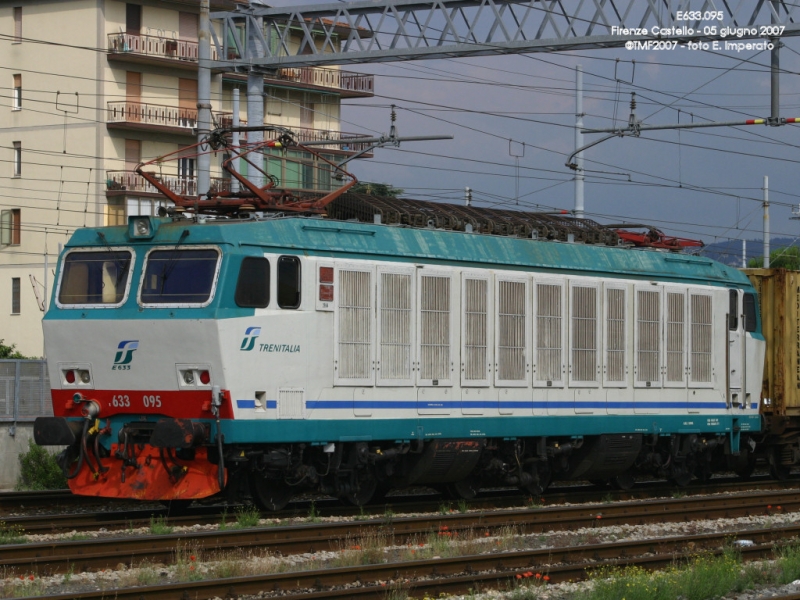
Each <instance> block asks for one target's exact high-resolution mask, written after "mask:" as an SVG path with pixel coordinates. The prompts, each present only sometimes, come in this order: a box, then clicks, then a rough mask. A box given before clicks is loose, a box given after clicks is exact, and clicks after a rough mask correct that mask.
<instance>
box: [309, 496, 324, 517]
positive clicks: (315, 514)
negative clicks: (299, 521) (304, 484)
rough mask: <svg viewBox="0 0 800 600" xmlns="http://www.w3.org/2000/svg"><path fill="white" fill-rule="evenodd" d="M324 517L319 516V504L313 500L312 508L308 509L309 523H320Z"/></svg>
mask: <svg viewBox="0 0 800 600" xmlns="http://www.w3.org/2000/svg"><path fill="white" fill-rule="evenodd" d="M321 520H322V519H321V518H320V516H319V512H318V511H317V505H316V504H314V501H313V500H312V501H311V508H309V509H308V522H309V523H319V522H320V521H321Z"/></svg>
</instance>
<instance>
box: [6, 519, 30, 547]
mask: <svg viewBox="0 0 800 600" xmlns="http://www.w3.org/2000/svg"><path fill="white" fill-rule="evenodd" d="M27 541H28V538H26V537H25V534H24V532H23V531H22V528H21V527H19V526H17V525H8V524H7V523H6V522H5V521H0V544H24V543H25V542H27Z"/></svg>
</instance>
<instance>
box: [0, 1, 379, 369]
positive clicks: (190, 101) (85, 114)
mask: <svg viewBox="0 0 800 600" xmlns="http://www.w3.org/2000/svg"><path fill="white" fill-rule="evenodd" d="M241 3H242V2H238V4H241ZM235 4H237V2H233V1H230V0H212V1H211V9H212V11H214V10H233V9H234V8H235ZM199 6H200V2H199V0H140V1H137V2H119V1H116V0H11V1H10V2H5V1H3V2H0V46H2V52H0V55H2V56H3V60H2V61H0V91H2V93H0V97H3V98H5V108H2V105H1V103H0V339H4V340H5V343H6V344H8V343H13V344H16V346H17V349H18V350H20V351H21V352H22V353H23V354H26V355H28V356H41V355H42V352H43V345H42V333H41V325H40V320H41V317H42V314H43V313H42V310H43V309H44V308H45V306H46V303H47V302H49V299H46V298H47V296H48V295H49V294H50V293H51V290H52V286H53V282H54V278H53V275H54V269H55V263H56V259H57V256H58V253H59V250H60V247H61V245H62V244H64V243H65V242H66V241H67V239H69V236H70V235H71V233H72V232H73V231H74V230H75V229H76V228H79V227H84V226H96V225H103V224H106V225H116V224H121V223H125V222H126V221H127V217H128V216H131V215H137V214H153V213H154V212H155V211H156V210H157V208H158V206H159V205H162V204H164V203H165V200H164V199H163V198H162V197H161V196H160V195H159V194H157V193H156V190H155V189H153V188H152V187H151V186H150V185H149V184H148V183H147V182H146V181H144V180H143V179H142V178H141V177H140V176H138V175H136V174H134V173H133V169H134V168H135V167H136V166H137V165H138V164H139V163H141V162H144V161H148V160H152V159H154V158H156V157H158V156H162V155H165V154H168V153H171V152H175V151H178V150H179V149H181V148H183V147H185V146H188V145H191V144H193V143H194V142H195V141H196V130H195V127H196V126H197V106H196V105H197V57H198V44H197V33H198V22H199ZM212 26H213V24H212ZM214 52H215V51H214V50H213V49H212V58H215V56H214ZM231 58H233V57H231ZM237 88H238V89H240V90H241V99H242V101H241V107H240V111H239V118H240V121H241V122H242V124H250V123H247V115H246V101H245V96H246V76H245V75H243V74H237V73H230V72H212V80H211V96H212V98H211V101H212V117H213V120H214V122H215V123H216V124H218V125H220V126H225V125H229V124H230V123H231V122H232V116H233V115H232V110H233V96H234V90H235V89H237ZM373 93H374V92H373V77H372V76H371V75H363V74H358V73H352V72H348V71H345V70H341V69H338V68H317V67H305V68H299V69H297V68H295V69H283V70H281V71H279V72H278V73H276V74H274V75H273V76H268V77H265V78H264V121H265V123H266V124H273V125H281V126H285V127H289V128H291V129H292V130H293V131H294V132H296V133H297V134H298V136H299V139H300V141H309V140H314V141H319V140H330V141H332V142H335V141H337V140H343V139H344V140H347V139H349V138H352V137H356V136H355V134H349V133H345V132H342V131H341V129H340V126H339V114H340V112H339V111H340V103H341V100H342V98H365V97H370V96H372V95H373ZM358 149H359V148H358V147H357V144H352V143H351V144H350V146H342V145H339V144H333V143H332V144H331V145H330V146H323V149H322V150H321V152H322V153H323V154H324V155H325V156H326V157H327V158H329V159H335V158H336V157H337V155H339V156H340V155H343V154H347V153H348V152H352V151H356V150H358ZM224 158H225V154H224V153H220V154H219V155H218V156H215V157H213V158H212V173H211V175H212V177H211V182H212V183H211V185H212V187H215V188H217V189H225V188H226V186H229V185H230V180H229V179H228V178H227V177H226V173H225V172H224V171H222V170H221V169H220V164H221V162H222V160H223V159H224ZM264 167H265V170H266V171H267V172H268V173H269V174H270V175H273V176H275V177H276V178H278V179H279V181H280V182H281V184H282V185H284V186H287V187H292V188H297V189H303V190H326V189H330V188H331V187H335V186H336V185H337V184H336V182H335V181H331V178H330V171H329V170H327V169H325V168H322V166H321V165H320V164H319V163H317V161H316V160H315V159H314V157H313V156H312V155H310V154H302V153H298V152H293V151H287V152H281V151H276V152H275V153H274V154H273V155H271V156H268V157H266V159H265V165H264ZM154 168H156V169H157V171H158V173H159V176H160V177H161V179H162V181H165V182H167V183H168V185H169V186H170V188H171V189H173V190H174V191H176V192H177V193H180V194H184V195H193V194H196V193H197V189H196V160H195V158H194V157H193V156H191V153H187V154H186V155H185V156H182V155H178V160H175V161H170V162H165V163H163V164H161V165H159V166H158V167H154ZM242 170H243V171H245V172H246V164H245V165H243V169H242Z"/></svg>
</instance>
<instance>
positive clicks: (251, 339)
mask: <svg viewBox="0 0 800 600" xmlns="http://www.w3.org/2000/svg"><path fill="white" fill-rule="evenodd" d="M259 335H261V327H248V328H247V329H246V330H245V332H244V339H243V340H242V345H241V347H240V348H239V350H243V351H245V352H249V351H250V350H252V349H253V348H254V347H255V345H256V338H258V336H259Z"/></svg>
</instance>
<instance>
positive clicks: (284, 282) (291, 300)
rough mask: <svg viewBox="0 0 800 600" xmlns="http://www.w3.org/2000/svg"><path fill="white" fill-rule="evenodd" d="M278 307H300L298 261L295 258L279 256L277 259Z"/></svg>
mask: <svg viewBox="0 0 800 600" xmlns="http://www.w3.org/2000/svg"><path fill="white" fill-rule="evenodd" d="M278 306H280V307H281V308H298V307H299V306H300V259H299V258H297V257H296V256H281V257H280V258H279V259H278Z"/></svg>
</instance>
